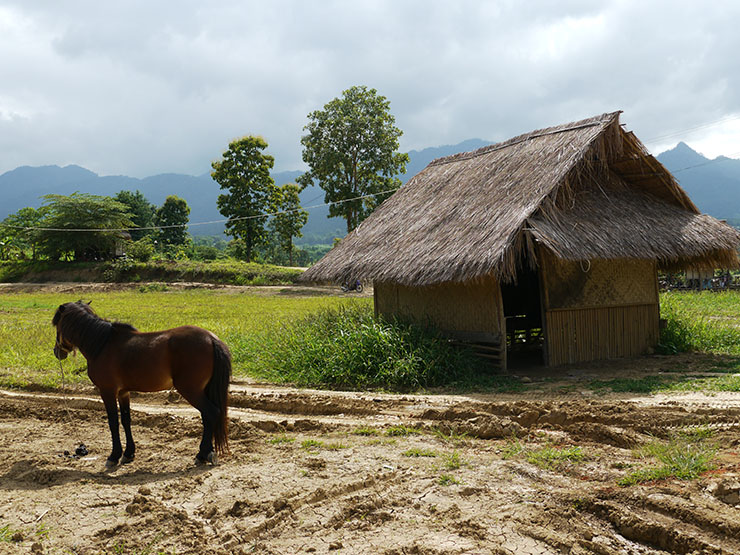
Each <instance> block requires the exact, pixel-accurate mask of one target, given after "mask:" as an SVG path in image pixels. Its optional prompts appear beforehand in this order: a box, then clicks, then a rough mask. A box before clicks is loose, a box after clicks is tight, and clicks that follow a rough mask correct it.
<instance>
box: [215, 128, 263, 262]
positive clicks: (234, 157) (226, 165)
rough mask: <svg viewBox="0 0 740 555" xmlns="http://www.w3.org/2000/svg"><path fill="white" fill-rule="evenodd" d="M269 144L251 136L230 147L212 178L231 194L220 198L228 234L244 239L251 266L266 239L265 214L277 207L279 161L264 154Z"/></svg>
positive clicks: (216, 163) (231, 144) (217, 163)
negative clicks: (274, 176)
mask: <svg viewBox="0 0 740 555" xmlns="http://www.w3.org/2000/svg"><path fill="white" fill-rule="evenodd" d="M266 148H267V142H266V141H265V140H264V139H263V138H262V137H256V136H253V135H248V136H246V137H242V138H241V139H236V140H234V141H231V142H230V143H229V148H228V150H227V151H226V152H224V153H223V155H222V158H221V160H219V161H217V162H213V164H211V166H212V167H213V172H212V173H211V177H212V178H213V179H214V181H216V183H218V184H219V185H220V186H221V189H226V190H228V193H226V194H222V195H219V197H218V209H219V211H220V212H221V214H223V215H224V217H226V218H229V221H228V222H226V233H227V234H228V235H231V236H232V237H234V238H235V239H241V240H242V241H243V242H244V246H245V258H246V259H247V262H250V261H251V260H252V253H253V250H254V248H255V246H256V245H258V244H259V243H261V242H262V241H263V240H264V238H265V235H266V230H265V224H266V223H267V216H265V215H264V214H265V213H266V212H269V211H270V210H271V208H273V207H274V203H275V200H276V191H277V188H276V187H275V181H274V180H273V179H272V177H270V169H272V166H273V165H274V164H275V159H274V158H273V157H272V156H270V155H269V154H266V153H263V152H262V151H263V150H265V149H266Z"/></svg>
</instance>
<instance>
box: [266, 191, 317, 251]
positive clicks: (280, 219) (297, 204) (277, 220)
mask: <svg viewBox="0 0 740 555" xmlns="http://www.w3.org/2000/svg"><path fill="white" fill-rule="evenodd" d="M300 192H301V188H300V187H299V186H298V185H296V184H295V183H286V184H285V185H283V186H282V187H280V188H279V194H278V202H277V209H278V210H279V212H278V213H277V214H276V215H275V217H274V218H273V220H272V224H273V226H274V228H275V232H276V233H277V235H278V237H279V238H280V244H281V246H282V247H283V248H284V249H285V250H286V251H287V252H288V259H289V260H290V265H291V266H292V265H293V237H303V233H301V229H303V226H304V225H306V222H307V221H308V212H307V211H306V210H302V209H301V198H300V196H299V195H298V193H300Z"/></svg>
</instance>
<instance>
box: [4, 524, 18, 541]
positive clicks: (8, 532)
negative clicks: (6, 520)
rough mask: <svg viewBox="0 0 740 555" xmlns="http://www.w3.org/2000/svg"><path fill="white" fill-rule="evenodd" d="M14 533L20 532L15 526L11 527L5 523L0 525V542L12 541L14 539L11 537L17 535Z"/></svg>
mask: <svg viewBox="0 0 740 555" xmlns="http://www.w3.org/2000/svg"><path fill="white" fill-rule="evenodd" d="M16 534H22V532H21V531H20V530H16V529H15V528H13V527H11V526H10V524H6V525H5V526H0V542H8V543H9V542H12V541H16V540H14V539H13V538H14V537H17V536H16Z"/></svg>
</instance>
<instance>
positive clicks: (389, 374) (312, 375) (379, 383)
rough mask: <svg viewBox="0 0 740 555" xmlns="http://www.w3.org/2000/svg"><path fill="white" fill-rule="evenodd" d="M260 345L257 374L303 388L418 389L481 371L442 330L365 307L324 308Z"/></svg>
mask: <svg viewBox="0 0 740 555" xmlns="http://www.w3.org/2000/svg"><path fill="white" fill-rule="evenodd" d="M260 344H261V349H260V351H259V352H257V353H255V360H254V365H253V367H252V368H251V369H250V370H251V372H250V373H252V374H256V375H258V376H259V377H262V378H265V379H268V380H270V381H274V382H289V383H293V384H295V385H300V386H313V387H331V388H337V389H386V390H393V391H412V390H418V389H422V388H427V387H436V386H442V385H455V384H461V383H466V382H470V381H471V380H475V379H477V378H475V374H476V370H479V369H480V368H479V367H480V363H479V362H478V361H477V360H476V359H475V358H474V357H473V355H472V354H471V353H469V352H467V351H464V350H459V349H455V348H453V347H451V346H450V345H448V343H447V341H445V340H444V339H442V338H441V337H439V335H438V334H437V333H435V332H434V331H432V330H430V329H425V328H423V327H421V326H415V325H412V324H410V323H406V322H401V321H397V320H392V321H388V320H383V319H376V318H375V317H374V315H373V311H372V308H371V307H368V306H363V305H349V306H340V307H339V308H329V309H324V310H320V311H317V312H315V313H313V314H310V315H308V316H306V317H304V318H303V319H301V320H297V321H294V322H292V323H290V324H287V325H285V326H283V327H282V328H281V329H278V330H274V331H273V332H271V333H269V334H267V335H265V336H264V337H262V338H261V341H260Z"/></svg>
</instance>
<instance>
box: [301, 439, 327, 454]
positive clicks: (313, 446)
mask: <svg viewBox="0 0 740 555" xmlns="http://www.w3.org/2000/svg"><path fill="white" fill-rule="evenodd" d="M323 446H324V442H323V441H319V440H318V439H306V440H303V441H302V442H301V449H305V450H306V451H308V452H315V451H318V450H319V449H321V448H322V447H323Z"/></svg>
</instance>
